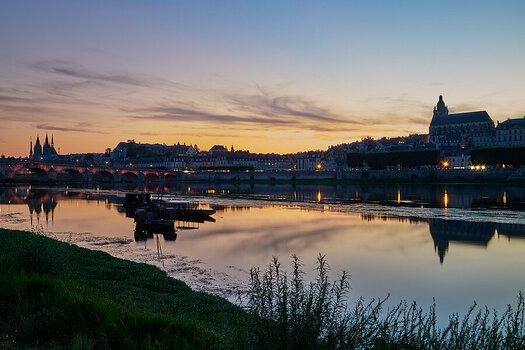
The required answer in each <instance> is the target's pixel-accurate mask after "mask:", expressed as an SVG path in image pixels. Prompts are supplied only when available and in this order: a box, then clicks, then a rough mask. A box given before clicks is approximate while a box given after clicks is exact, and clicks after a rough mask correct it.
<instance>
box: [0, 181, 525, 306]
mask: <svg viewBox="0 0 525 350" xmlns="http://www.w3.org/2000/svg"><path fill="white" fill-rule="evenodd" d="M191 187H193V191H197V193H202V192H201V191H206V190H209V188H208V189H203V188H198V185H192V186H191ZM305 187H306V189H305V188H301V187H300V186H296V187H295V188H291V187H290V188H291V189H292V191H288V189H289V188H288V187H287V188H286V190H281V191H280V192H279V191H278V190H277V189H276V188H268V190H267V192H268V193H269V195H268V196H267V197H264V196H263V194H262V192H257V191H256V190H254V191H252V192H251V193H248V192H244V193H243V195H242V196H241V198H238V197H236V198H231V192H230V197H224V196H222V197H216V196H212V197H199V198H198V199H199V201H200V202H201V203H203V204H204V205H207V206H209V207H212V208H214V209H215V210H216V214H215V215H214V218H215V219H216V222H214V223H212V222H206V223H187V222H186V223H185V222H178V223H176V224H177V234H176V236H175V237H173V236H171V237H164V236H162V235H152V236H151V239H148V238H147V237H137V236H135V235H134V223H133V219H130V218H127V217H126V215H125V210H124V208H123V207H122V206H121V204H122V202H123V196H122V193H121V192H119V191H117V190H106V191H104V190H101V189H98V190H96V189H95V190H92V191H85V190H75V189H67V190H66V189H64V190H52V189H45V188H42V189H38V188H28V187H19V188H6V189H3V190H0V203H2V204H0V210H1V211H0V218H1V219H2V226H3V227H7V228H18V229H31V228H33V229H35V228H41V229H42V230H43V231H45V232H48V233H49V234H50V235H52V236H54V237H57V238H59V239H63V240H68V241H71V242H73V243H76V244H78V245H80V246H84V247H88V248H91V249H99V250H104V251H107V252H109V253H110V254H112V255H115V256H119V257H123V258H126V259H130V260H134V261H140V262H147V263H151V264H154V265H157V266H159V267H160V268H163V269H164V270H166V271H167V272H168V273H169V274H170V275H171V276H173V277H175V278H179V279H182V280H184V281H186V282H187V283H188V284H189V285H190V286H192V287H194V288H196V289H200V290H205V291H209V292H213V293H216V294H219V295H222V296H226V297H230V298H233V297H234V295H233V294H232V290H233V289H234V287H235V286H238V285H239V284H241V285H242V284H243V283H245V282H246V281H247V280H248V270H249V268H250V267H252V266H261V267H262V266H264V265H266V264H268V263H269V261H270V259H271V257H272V256H274V255H275V256H279V257H280V259H281V260H282V262H283V263H284V265H287V262H288V259H289V256H290V255H291V254H292V253H296V254H298V255H299V256H300V257H301V258H302V260H303V261H304V263H305V271H306V272H307V273H308V277H309V278H312V277H313V274H312V273H311V272H312V270H313V268H314V261H315V257H316V256H317V255H318V254H319V253H322V254H326V256H327V259H328V262H329V264H330V266H331V267H332V275H333V276H334V277H335V276H336V275H337V273H338V272H339V271H340V270H342V269H345V270H348V271H349V272H350V273H351V275H352V291H351V295H352V298H356V297H358V296H364V297H366V298H371V297H384V296H385V295H387V294H388V293H390V294H391V298H392V300H393V301H398V300H400V299H403V298H405V299H407V300H416V301H418V302H420V303H421V304H422V305H430V303H431V302H432V298H433V297H435V298H436V302H437V303H438V310H439V311H441V312H442V313H443V314H444V315H445V314H448V313H450V312H454V311H464V310H466V307H467V306H468V305H470V304H471V303H472V302H473V301H474V300H475V301H477V302H478V303H480V304H486V305H488V306H489V307H496V308H498V309H502V308H503V307H504V305H506V304H507V303H512V302H513V301H514V297H515V296H516V295H517V293H518V291H519V290H524V291H525V278H524V277H523V273H522V267H523V266H525V254H524V253H525V212H524V211H523V210H522V207H521V206H522V204H523V202H524V200H523V199H524V197H525V196H524V191H523V189H520V188H510V189H508V188H505V189H501V188H485V189H480V188H476V187H472V188H467V189H463V190H458V188H455V187H454V186H452V187H451V186H447V187H446V188H444V187H441V188H439V187H438V188H433V187H431V188H422V189H417V188H415V187H403V186H392V187H382V188H379V189H378V188H374V187H365V188H363V187H355V186H349V187H348V188H343V189H340V191H339V192H337V191H332V192H330V191H326V192H322V190H323V188H322V187H321V186H314V187H308V186H305ZM222 191H223V189H218V190H217V191H215V193H221V192H222ZM347 194H348V196H347ZM253 197H258V198H261V197H262V198H269V199H276V198H278V199H280V200H281V201H277V202H276V201H260V200H253ZM192 198H193V199H194V198H195V197H192ZM295 198H302V202H295V201H294V199H295ZM349 199H358V200H357V201H354V202H349ZM9 203H10V204H9ZM439 203H441V205H440V204H439ZM421 206H423V208H421Z"/></svg>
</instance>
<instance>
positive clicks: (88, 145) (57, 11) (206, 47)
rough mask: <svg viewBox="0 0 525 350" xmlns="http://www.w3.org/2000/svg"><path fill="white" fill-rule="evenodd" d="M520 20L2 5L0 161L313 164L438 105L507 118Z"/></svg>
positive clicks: (522, 38)
mask: <svg viewBox="0 0 525 350" xmlns="http://www.w3.org/2000/svg"><path fill="white" fill-rule="evenodd" d="M523 14H525V3H523V2H518V1H506V2H497V1H490V2H489V1H462V2H455V1H441V2H435V1H362V2H354V1H332V2H313V1H155V2H152V1H108V2H102V1H89V2H72V1H2V2H1V3H0V47H2V50H1V51H0V118H1V120H2V123H3V125H4V128H2V130H0V153H5V154H13V155H23V154H26V153H27V149H28V146H27V144H28V140H29V137H30V136H33V137H34V136H35V135H36V134H37V133H40V134H43V133H45V132H46V131H48V132H50V133H54V134H55V140H56V142H57V143H58V144H61V145H62V148H61V151H62V153H70V152H88V151H93V152H100V151H103V150H104V149H105V148H106V147H114V146H115V145H116V143H117V142H118V141H121V140H126V139H130V138H134V139H136V140H139V141H142V142H166V143H168V144H169V143H176V142H179V141H180V142H186V143H192V144H195V143H196V144H198V145H199V146H201V148H209V147H211V146H212V145H213V144H226V145H231V144H234V145H235V147H236V148H237V149H250V150H252V151H257V152H279V153H283V152H296V151H301V150H306V149H316V148H320V149H323V148H326V147H327V146H329V145H332V144H337V143H341V142H349V141H352V140H355V139H360V138H362V137H364V136H367V135H370V136H374V137H378V136H382V135H385V136H394V135H403V134H408V133H414V132H426V131H427V130H428V123H429V121H430V117H431V112H432V107H433V105H434V104H435V103H436V101H437V97H438V95H440V94H443V95H444V96H445V102H446V103H447V104H448V106H449V109H450V110H451V111H469V110H487V111H488V112H489V114H490V115H491V116H492V118H493V119H494V120H495V121H497V120H503V119H506V118H508V117H522V116H523V115H525V101H524V98H523V96H525V69H524V68H525V67H524V65H525V24H524V21H523V20H522V18H521V17H522V16H523ZM14 130H23V135H20V134H18V136H17V137H16V138H15V137H13V135H14V133H13V131H14ZM4 150H5V151H4Z"/></svg>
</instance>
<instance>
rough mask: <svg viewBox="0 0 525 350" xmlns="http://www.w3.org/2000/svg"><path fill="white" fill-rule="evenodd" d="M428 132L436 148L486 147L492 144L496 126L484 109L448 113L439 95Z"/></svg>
mask: <svg viewBox="0 0 525 350" xmlns="http://www.w3.org/2000/svg"><path fill="white" fill-rule="evenodd" d="M429 134H430V141H431V142H432V143H434V144H436V145H437V147H438V148H442V146H453V147H461V148H464V147H467V148H471V147H486V146H491V145H493V144H494V142H495V139H496V128H495V127H494V122H493V121H492V119H491V118H490V116H489V115H488V113H487V112H486V111H476V112H466V113H455V114H449V113H448V107H447V106H446V105H445V102H444V101H443V96H439V101H438V103H437V105H436V107H434V114H433V116H432V121H431V123H430V127H429Z"/></svg>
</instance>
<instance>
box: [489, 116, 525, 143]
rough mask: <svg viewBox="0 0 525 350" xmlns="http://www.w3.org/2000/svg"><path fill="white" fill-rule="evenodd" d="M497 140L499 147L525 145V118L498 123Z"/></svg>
mask: <svg viewBox="0 0 525 350" xmlns="http://www.w3.org/2000/svg"><path fill="white" fill-rule="evenodd" d="M496 139H497V144H498V145H499V146H523V145H525V117H523V118H516V119H507V120H505V121H504V122H501V123H499V122H498V126H497V127H496Z"/></svg>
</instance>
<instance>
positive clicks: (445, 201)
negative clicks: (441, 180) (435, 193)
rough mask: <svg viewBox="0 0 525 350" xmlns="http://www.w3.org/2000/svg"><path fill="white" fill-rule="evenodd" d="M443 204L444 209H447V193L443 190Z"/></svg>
mask: <svg viewBox="0 0 525 350" xmlns="http://www.w3.org/2000/svg"><path fill="white" fill-rule="evenodd" d="M443 203H444V204H445V208H448V192H447V190H445V196H444V197H443Z"/></svg>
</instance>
